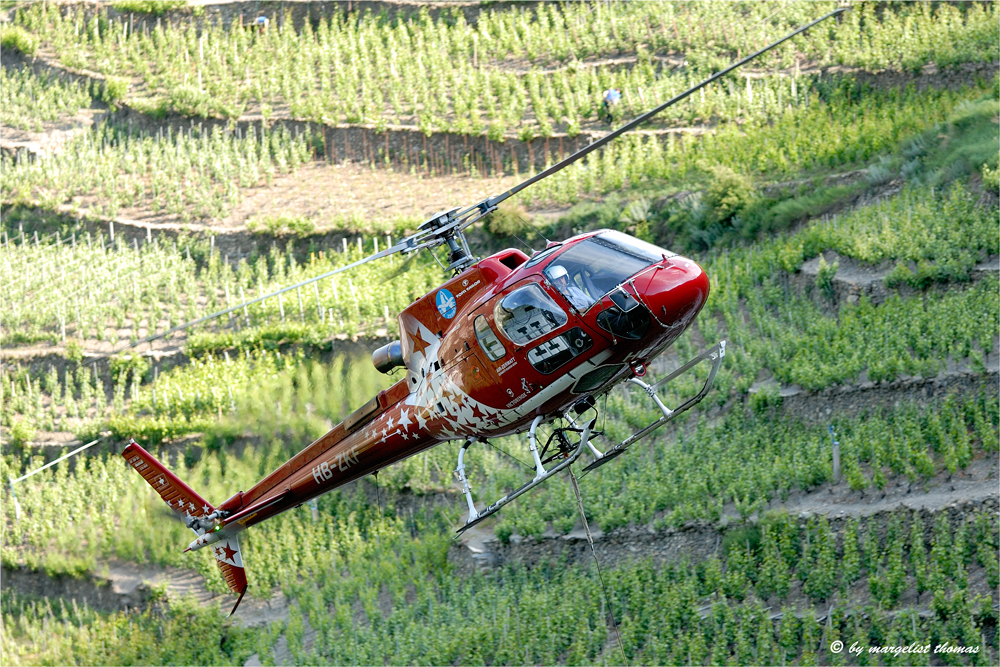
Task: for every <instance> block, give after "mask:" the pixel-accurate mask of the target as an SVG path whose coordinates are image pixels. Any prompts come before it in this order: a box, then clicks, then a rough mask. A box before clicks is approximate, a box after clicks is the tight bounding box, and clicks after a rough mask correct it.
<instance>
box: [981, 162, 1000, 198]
mask: <svg viewBox="0 0 1000 667" xmlns="http://www.w3.org/2000/svg"><path fill="white" fill-rule="evenodd" d="M981 171H982V174H983V187H984V188H986V189H987V190H989V191H990V192H992V193H993V194H1000V169H998V168H997V167H993V168H990V166H989V165H988V164H984V165H983V166H982V169H981Z"/></svg>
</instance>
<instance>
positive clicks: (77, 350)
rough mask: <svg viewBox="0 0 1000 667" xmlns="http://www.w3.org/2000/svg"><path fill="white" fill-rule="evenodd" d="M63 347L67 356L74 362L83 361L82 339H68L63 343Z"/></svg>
mask: <svg viewBox="0 0 1000 667" xmlns="http://www.w3.org/2000/svg"><path fill="white" fill-rule="evenodd" d="M63 348H64V349H65V352H64V354H65V355H66V358H67V359H69V360H70V361H72V362H73V363H75V364H78V363H80V362H81V361H83V345H81V344H80V341H78V340H77V339H75V338H69V339H67V340H66V342H65V343H64V344H63Z"/></svg>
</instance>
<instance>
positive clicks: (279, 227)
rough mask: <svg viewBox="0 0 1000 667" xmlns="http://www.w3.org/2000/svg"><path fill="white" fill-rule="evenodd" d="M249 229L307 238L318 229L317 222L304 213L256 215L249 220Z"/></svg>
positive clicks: (276, 234)
mask: <svg viewBox="0 0 1000 667" xmlns="http://www.w3.org/2000/svg"><path fill="white" fill-rule="evenodd" d="M247 229H249V230H250V231H251V232H253V233H255V234H266V235H269V236H275V237H282V236H294V237H298V238H305V237H307V236H309V235H310V234H312V233H313V232H315V231H316V223H315V222H313V221H312V220H310V219H309V218H307V217H306V216H304V215H292V214H290V213H280V214H278V215H265V216H254V217H253V218H250V220H248V221H247Z"/></svg>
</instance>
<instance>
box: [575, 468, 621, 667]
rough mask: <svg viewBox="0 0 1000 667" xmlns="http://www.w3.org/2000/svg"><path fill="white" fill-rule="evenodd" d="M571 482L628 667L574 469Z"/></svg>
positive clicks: (616, 634) (598, 576) (612, 621)
mask: <svg viewBox="0 0 1000 667" xmlns="http://www.w3.org/2000/svg"><path fill="white" fill-rule="evenodd" d="M569 481H570V482H571V483H572V485H573V493H574V494H576V505H577V507H579V508H580V518H581V519H583V529H584V530H586V531H587V542H589V543H590V553H592V554H594V563H595V564H596V565H597V578H598V579H600V580H601V590H603V591H604V603H605V604H606V605H607V606H608V614H609V615H610V616H611V625H612V626H614V628H615V636H616V637H618V648H620V649H621V651H622V660H624V661H625V667H628V657H627V656H626V655H625V645H624V644H622V635H621V633H620V632H618V622H617V621H615V610H614V609H612V607H611V597H610V596H609V595H608V587H607V586H606V585H605V583H604V574H603V573H602V572H601V561H599V560H598V559H597V550H596V549H595V548H594V537H593V536H592V535H591V534H590V524H589V523H587V514H586V512H584V511H583V497H582V496H581V495H580V485H579V484H578V483H577V481H576V475H575V474H574V473H573V468H572V467H570V469H569Z"/></svg>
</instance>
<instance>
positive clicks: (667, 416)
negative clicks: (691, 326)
mask: <svg viewBox="0 0 1000 667" xmlns="http://www.w3.org/2000/svg"><path fill="white" fill-rule="evenodd" d="M725 356H726V341H724V340H722V341H719V342H718V343H716V344H715V345H713V346H712V347H711V348H710V349H708V350H706V351H705V352H702V353H701V354H699V355H698V356H697V357H695V358H694V359H692V360H691V361H689V362H687V363H686V364H684V365H683V366H681V367H680V368H678V369H677V370H675V371H674V372H673V373H671V374H670V375H668V376H667V377H665V378H663V379H662V380H658V381H656V382H654V383H653V384H646V383H645V382H643V381H642V380H640V379H639V378H630V379H629V382H632V383H633V384H636V385H638V386H640V387H642V390H643V391H645V392H646V394H647V395H648V396H649V397H650V398H651V399H653V402H654V403H656V407H657V408H659V410H660V412H661V413H663V416H662V417H660V418H659V419H657V420H656V421H655V422H653V423H652V424H650V425H648V426H646V427H645V428H643V429H642V430H641V431H639V432H638V433H633V434H632V435H630V436H629V437H627V438H625V439H624V440H622V441H621V442H620V443H618V444H617V445H615V446H614V447H612V448H611V449H609V450H608V451H606V452H605V453H604V454H603V455H598V454H597V452H596V451H595V452H594V454H595V456H596V459H595V460H594V461H592V462H591V463H590V465H588V466H587V467H585V468H584V469H583V474H582V475H580V476H581V477H583V475H586V474H587V473H588V472H590V471H591V470H594V469H595V468H599V467H601V466H602V465H604V464H605V463H608V462H609V461H610V460H611V459H613V458H615V457H617V456H620V455H621V454H624V453H625V450H627V449H628V448H629V447H631V446H632V445H633V444H635V443H636V442H638V441H639V440H641V439H643V438H645V437H646V436H647V435H649V434H650V433H652V432H653V431H655V430H656V429H658V428H660V427H661V426H663V425H664V424H666V423H667V422H669V421H671V420H673V419H674V418H675V417H677V415H679V414H681V413H682V412H686V411H687V410H689V409H690V408H691V407H693V406H694V405H696V404H697V403H700V402H701V399H703V398H705V396H706V395H707V394H708V390H709V389H711V388H712V385H713V384H715V376H716V374H717V373H718V372H719V367H720V366H721V365H722V360H723V358H725ZM703 361H711V362H712V369H711V370H710V371H709V373H708V378H707V379H706V380H705V384H704V385H702V388H701V391H699V392H698V393H697V394H695V395H694V396H692V397H691V398H689V399H688V400H686V401H684V403H682V404H681V405H680V407H679V408H676V409H674V410H671V409H670V408H668V407H667V406H665V405H664V404H663V401H661V400H660V398H659V396H657V395H656V390H657V389H658V388H659V387H662V386H663V385H665V384H666V383H668V382H670V381H671V380H673V379H674V378H676V377H678V376H680V375H683V374H684V373H686V372H688V371H689V370H691V369H692V368H693V367H695V366H697V365H698V364H700V363H701V362H703ZM592 449H593V448H592Z"/></svg>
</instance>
